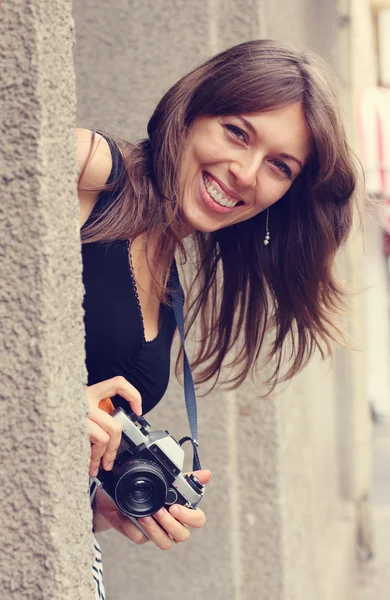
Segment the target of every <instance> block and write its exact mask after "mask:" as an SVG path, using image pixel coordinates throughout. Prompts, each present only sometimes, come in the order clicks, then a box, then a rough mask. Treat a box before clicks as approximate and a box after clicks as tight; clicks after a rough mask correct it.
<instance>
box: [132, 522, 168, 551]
mask: <svg viewBox="0 0 390 600" xmlns="http://www.w3.org/2000/svg"><path fill="white" fill-rule="evenodd" d="M139 523H140V525H142V528H143V529H144V530H145V532H146V533H147V535H148V536H149V539H150V540H151V541H152V542H154V543H155V544H156V546H157V547H158V548H160V549H161V550H169V548H171V547H172V539H171V538H170V537H169V535H168V534H167V533H166V532H165V531H164V530H163V529H161V527H160V525H159V524H158V523H157V521H155V520H154V519H153V517H143V518H142V519H139Z"/></svg>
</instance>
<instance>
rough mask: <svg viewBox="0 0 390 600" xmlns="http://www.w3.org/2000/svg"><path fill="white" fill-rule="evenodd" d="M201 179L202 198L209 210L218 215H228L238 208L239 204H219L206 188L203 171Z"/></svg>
mask: <svg viewBox="0 0 390 600" xmlns="http://www.w3.org/2000/svg"><path fill="white" fill-rule="evenodd" d="M199 180H200V185H199V191H200V198H201V200H202V202H203V205H204V206H205V208H206V209H207V211H208V212H212V213H214V214H216V215H226V214H228V213H231V212H232V211H234V210H236V208H237V205H235V206H223V205H222V204H219V203H218V202H217V201H216V200H214V198H213V197H212V196H211V195H210V194H209V192H208V191H207V189H206V186H205V182H204V178H203V173H202V174H201V176H200V178H199ZM213 183H214V182H213ZM224 193H225V192H224Z"/></svg>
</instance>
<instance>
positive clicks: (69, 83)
mask: <svg viewBox="0 0 390 600" xmlns="http://www.w3.org/2000/svg"><path fill="white" fill-rule="evenodd" d="M72 44H73V22H72V17H71V3H70V1H68V0H53V1H52V2H51V3H50V11H48V10H47V3H46V2H44V1H40V0H38V1H35V0H34V2H25V1H22V0H14V1H13V2H12V3H11V2H6V3H5V4H4V5H3V7H2V11H1V19H0V64H1V91H0V104H1V107H0V135H1V144H0V177H1V181H2V184H1V201H0V227H1V234H0V256H1V285H0V295H1V319H0V339H1V342H0V372H1V387H0V395H1V418H0V435H1V445H0V463H1V469H2V478H1V486H0V510H1V535H0V590H1V592H0V596H1V597H2V598H4V599H7V600H11V599H12V600H19V599H20V600H22V599H27V598H28V599H29V600H65V599H69V600H70V599H72V600H76V599H79V600H81V599H82V600H88V598H91V599H92V598H93V590H92V585H91V583H92V579H91V570H90V569H91V561H92V557H93V554H92V536H91V515H90V509H89V506H88V481H87V476H86V474H87V469H88V458H89V443H88V436H87V432H86V398H85V392H84V389H83V384H84V383H85V379H86V372H85V367H84V339H83V323H82V311H81V301H82V286H81V282H80V276H81V261H80V242H79V234H78V227H77V221H78V218H77V217H78V208H77V200H76V173H75V159H74V152H75V140H74V126H75V89H74V70H73V64H72V55H71V50H72Z"/></svg>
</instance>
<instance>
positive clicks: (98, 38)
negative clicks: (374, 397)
mask: <svg viewBox="0 0 390 600" xmlns="http://www.w3.org/2000/svg"><path fill="white" fill-rule="evenodd" d="M346 11H347V12H346V15H348V7H346ZM74 16H75V21H76V38H77V43H76V51H75V64H76V75H77V98H78V122H79V125H82V126H91V127H104V128H106V129H108V130H112V131H114V132H118V133H120V134H122V135H124V136H128V137H130V138H134V137H138V136H141V135H144V132H145V126H146V122H147V118H148V116H149V115H150V113H151V111H152V110H153V107H154V106H155V104H156V102H157V101H158V99H159V98H160V96H161V94H162V93H163V92H164V91H165V90H166V89H167V88H168V87H169V86H170V85H171V84H172V83H173V82H174V81H175V80H176V79H177V78H178V77H179V76H180V75H182V74H184V73H185V72H186V71H187V70H189V69H190V68H191V67H193V66H194V65H195V64H197V63H198V62H200V61H201V60H202V59H204V58H205V57H206V56H208V55H209V54H211V53H213V52H216V51H218V50H221V49H223V48H225V47H228V46H231V45H233V44H235V43H239V42H241V41H244V40H246V39H251V38H254V37H265V36H267V37H273V38H276V39H283V40H288V41H291V42H294V43H298V44H304V45H311V46H313V47H315V48H317V49H318V50H319V51H320V52H321V53H322V54H324V55H325V56H326V57H327V58H328V59H329V60H330V61H331V62H332V63H333V65H334V67H336V68H337V70H338V71H339V72H340V71H341V70H342V69H341V67H343V68H345V70H346V71H348V69H349V62H348V56H346V58H345V61H344V63H343V65H342V64H341V58H340V53H339V52H338V48H339V17H338V3H337V2H336V1H335V0H332V1H331V2H326V3H325V2H321V1H320V0H317V2H313V1H309V0H294V1H293V2H289V3H286V2H282V1H280V0H279V1H271V0H269V1H263V2H261V1H258V0H250V1H246V2H244V1H242V2H241V1H233V0H229V1H226V0H225V1H222V0H209V1H202V2H192V1H189V0H175V1H174V0H166V1H164V2H159V3H155V2H151V1H146V2H142V3H141V2H137V1H135V0H134V1H131V0H130V1H129V0H119V1H118V0H117V1H116V2H115V3H114V2H105V3H103V4H101V5H99V7H97V5H96V3H95V2H92V1H91V0H82V1H81V0H74ZM345 70H344V71H343V72H342V73H341V74H342V75H345V72H346V71H345ZM346 106H348V107H349V108H348V110H351V108H350V105H349V104H347V102H346ZM354 257H355V249H351V250H350V251H349V253H348V252H347V253H345V254H344V255H343V257H342V259H341V267H342V269H343V271H344V273H347V274H348V276H349V275H350V274H352V275H355V273H356V271H359V264H358V262H359V261H358V260H355V258H354ZM354 310H355V313H354V314H353V315H351V317H350V319H349V329H350V330H351V331H352V333H353V340H354V341H357V343H356V345H357V346H358V347H359V348H361V347H362V346H363V344H361V339H362V338H361V327H359V326H358V323H359V320H360V321H362V318H361V306H360V305H359V304H358V305H355V306H354ZM353 343H354V342H353ZM361 373H364V358H361V355H359V358H356V353H352V352H350V351H338V352H337V355H336V359H335V362H334V365H333V368H332V367H331V365H330V364H326V363H325V364H324V363H321V362H320V361H319V360H318V359H317V358H315V359H314V360H313V361H312V363H311V365H310V367H309V368H308V369H307V370H306V371H305V372H304V373H302V374H301V375H300V376H299V377H297V378H296V379H295V380H294V381H293V383H292V384H291V385H290V386H289V387H288V388H287V389H283V390H282V389H281V390H279V391H278V394H277V395H274V396H273V397H271V398H268V399H267V400H261V399H259V397H258V396H259V392H258V390H256V389H255V388H254V387H253V386H252V385H251V384H250V383H249V382H248V383H247V384H245V385H244V386H242V388H241V389H240V390H238V391H237V392H230V393H226V394H221V393H213V394H209V395H207V396H206V397H205V398H201V399H200V400H199V410H200V442H201V454H202V458H203V463H204V464H205V465H206V466H207V467H209V468H210V469H211V470H212V471H213V473H214V478H213V481H212V483H211V485H210V486H209V489H208V490H207V494H206V497H205V500H204V503H203V507H204V509H205V511H206V512H207V514H208V524H207V527H206V529H205V530H204V531H201V532H195V534H193V536H192V538H191V541H190V543H187V544H183V545H180V546H177V547H174V548H173V549H172V550H171V551H170V552H168V553H162V552H160V551H158V550H157V549H156V548H154V547H153V546H152V545H149V544H147V545H146V546H143V547H135V546H132V545H131V543H129V542H128V541H127V540H125V539H124V538H121V537H120V536H118V535H117V534H115V533H113V532H107V533H106V534H104V535H102V536H101V540H102V543H103V552H104V564H105V570H106V584H107V589H108V596H109V599H110V600H124V599H125V598H132V597H135V596H136V595H137V596H141V594H142V595H143V596H144V597H146V598H148V599H149V598H150V599H152V598H157V597H161V598H168V597H169V598H170V597H172V596H173V595H176V594H177V595H179V594H180V595H183V594H184V595H185V596H186V598H188V599H189V600H192V599H194V600H195V598H196V599H197V598H199V597H201V596H202V597H205V598H213V599H214V598H224V599H228V600H232V599H235V600H244V599H245V600H249V599H255V598H256V599H260V600H263V599H264V600H269V599H272V600H277V599H283V600H287V599H288V600H298V599H299V600H313V598H315V599H316V600H328V599H329V600H338V599H340V600H341V599H344V598H347V593H348V585H349V582H350V576H351V571H352V569H353V564H354V554H355V550H354V544H355V531H356V523H357V515H356V502H357V500H358V498H359V497H361V496H362V495H364V493H365V492H366V491H367V487H368V463H367V460H366V456H367V452H368V443H369V437H368V429H367V427H366V426H365V425H366V423H367V422H368V412H367V404H366V400H365V396H364V386H363V388H362V386H361V385H360V383H361V381H362V378H361ZM150 421H151V423H152V425H153V426H156V427H157V426H160V425H161V426H163V427H169V429H170V430H171V431H172V433H173V434H174V435H178V436H181V435H182V434H183V432H185V431H186V430H187V424H186V418H185V410H184V400H183V396H182V391H181V390H180V388H179V387H178V385H177V384H176V383H175V382H174V381H172V384H171V386H170V389H169V391H168V393H167V395H166V398H165V399H164V401H163V402H162V403H161V404H160V406H159V407H158V408H157V409H156V410H155V411H154V412H153V413H152V414H151V415H150ZM362 423H363V429H361V425H362ZM359 427H360V429H359ZM359 432H360V434H361V432H363V433H362V436H363V437H362V438H361V439H359V449H360V454H359V453H357V452H356V443H357V438H358V437H359V435H360V434H359ZM362 462H363V463H364V468H363V469H361V466H360V465H361V463H362ZM357 480H358V481H359V482H360V483H359V486H357V485H356V481H357Z"/></svg>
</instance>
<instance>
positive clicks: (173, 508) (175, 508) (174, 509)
mask: <svg viewBox="0 0 390 600" xmlns="http://www.w3.org/2000/svg"><path fill="white" fill-rule="evenodd" d="M169 512H170V513H171V515H173V516H174V517H175V516H177V515H178V514H179V513H180V508H179V507H178V506H177V504H172V506H171V508H170V509H169Z"/></svg>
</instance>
